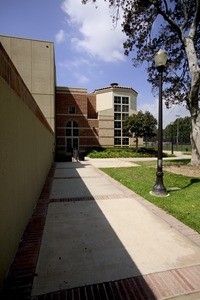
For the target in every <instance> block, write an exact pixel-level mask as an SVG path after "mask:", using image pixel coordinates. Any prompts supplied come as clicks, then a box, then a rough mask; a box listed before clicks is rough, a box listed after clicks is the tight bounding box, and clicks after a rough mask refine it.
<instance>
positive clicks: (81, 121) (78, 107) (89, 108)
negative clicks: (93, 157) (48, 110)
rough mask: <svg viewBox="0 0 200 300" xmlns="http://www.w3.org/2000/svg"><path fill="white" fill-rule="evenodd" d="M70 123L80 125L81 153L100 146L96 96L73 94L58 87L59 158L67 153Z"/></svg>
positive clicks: (57, 146) (57, 143) (57, 148)
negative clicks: (67, 128)
mask: <svg viewBox="0 0 200 300" xmlns="http://www.w3.org/2000/svg"><path fill="white" fill-rule="evenodd" d="M70 110H71V111H70ZM72 112H73V113H72ZM70 121H75V122H76V123H77V125H78V142H79V151H80V152H84V151H86V150H88V149H90V148H95V147H98V146H100V145H99V122H98V114H97V111H96V96H95V95H93V94H88V93H86V92H82V93H73V92H70V91H69V90H67V89H66V91H65V90H63V89H59V87H58V88H57V91H56V136H57V139H56V150H57V151H56V153H57V157H59V155H64V154H66V152H67V150H66V149H67V146H66V143H67V141H66V125H67V124H68V122H70ZM68 155H70V154H69V153H68Z"/></svg>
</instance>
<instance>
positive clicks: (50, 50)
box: [0, 35, 55, 131]
mask: <svg viewBox="0 0 200 300" xmlns="http://www.w3.org/2000/svg"><path fill="white" fill-rule="evenodd" d="M0 42H1V43H2V45H3V47H4V49H5V50H6V52H7V53H8V55H9V57H10V58H11V60H12V62H13V63H14V65H15V67H16V68H17V70H18V72H19V73H20V75H21V77H22V79H23V81H24V82H25V84H26V86H27V87H28V89H29V91H30V92H31V94H32V96H33V97H34V99H35V101H36V102H37V104H38V106H39V107H40V109H41V111H42V113H43V114H44V116H45V118H46V119H47V121H48V123H49V125H50V126H51V128H52V130H53V131H54V129H55V128H54V125H55V61H54V44H53V43H52V42H48V41H37V40H31V39H24V38H17V37H10V36H3V35H0Z"/></svg>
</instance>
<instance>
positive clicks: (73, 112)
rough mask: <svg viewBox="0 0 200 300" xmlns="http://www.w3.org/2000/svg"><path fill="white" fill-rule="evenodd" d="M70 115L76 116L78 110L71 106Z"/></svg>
mask: <svg viewBox="0 0 200 300" xmlns="http://www.w3.org/2000/svg"><path fill="white" fill-rule="evenodd" d="M68 112H69V114H75V113H76V108H75V107H74V106H71V107H69V108H68Z"/></svg>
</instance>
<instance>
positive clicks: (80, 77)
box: [74, 73, 90, 84]
mask: <svg viewBox="0 0 200 300" xmlns="http://www.w3.org/2000/svg"><path fill="white" fill-rule="evenodd" d="M74 76H75V77H76V78H77V81H78V83H80V84H86V83H88V82H89V81H90V80H89V78H87V77H86V76H85V75H83V74H80V73H75V74H74Z"/></svg>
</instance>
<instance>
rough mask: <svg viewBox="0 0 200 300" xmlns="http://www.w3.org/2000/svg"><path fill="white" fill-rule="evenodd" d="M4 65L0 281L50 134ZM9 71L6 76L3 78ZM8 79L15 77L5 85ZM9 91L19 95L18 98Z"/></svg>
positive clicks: (50, 149) (39, 182) (49, 147)
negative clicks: (21, 95)
mask: <svg viewBox="0 0 200 300" xmlns="http://www.w3.org/2000/svg"><path fill="white" fill-rule="evenodd" d="M6 63H8V65H7V66H8V67H6V68H0V71H1V72H0V73H1V74H2V73H4V71H5V70H6V72H5V73H4V74H3V75H5V80H4V79H3V78H4V77H1V76H0V108H1V109H0V128H1V130H0V141H1V147H0V212H1V218H0V283H1V281H2V280H3V278H4V277H5V275H6V273H7V271H8V269H9V266H10V264H11V262H12V259H13V258H14V255H15V253H16V250H17V247H18V244H19V241H20V238H21V237H22V234H23V231H24V229H25V227H26V225H27V222H28V220H29V218H30V217H31V215H32V213H33V209H34V207H35V205H36V201H37V199H38V197H39V195H40V193H41V190H42V187H43V185H44V183H45V179H46V177H47V174H48V171H49V169H50V167H51V164H52V161H53V154H54V134H53V132H52V131H51V129H50V127H48V124H47V123H46V124H45V119H43V117H42V115H41V112H40V111H39V110H38V109H37V106H36V104H34V100H33V98H32V97H31V95H30V94H29V93H28V91H27V90H26V87H23V83H22V81H20V77H19V75H17V74H16V73H13V72H15V70H14V68H13V67H11V69H10V66H11V64H10V63H9V62H6V60H2V56H1V65H2V66H6V65H5V64H6ZM10 70H12V71H10ZM8 72H11V76H8V77H7V76H6V74H8ZM1 74H0V75H1ZM14 74H16V78H15V77H13V75H14ZM10 78H15V79H14V81H13V82H12V80H11V83H10V84H9V80H10ZM6 80H7V81H8V82H6ZM14 84H16V86H14ZM18 88H19V89H18ZM14 89H18V93H19V94H20V93H22V94H23V96H24V99H23V100H22V98H21V97H20V96H18V95H17V93H16V91H15V90H14Z"/></svg>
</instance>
